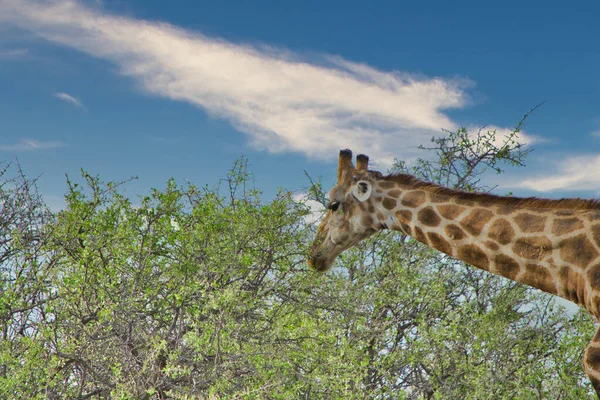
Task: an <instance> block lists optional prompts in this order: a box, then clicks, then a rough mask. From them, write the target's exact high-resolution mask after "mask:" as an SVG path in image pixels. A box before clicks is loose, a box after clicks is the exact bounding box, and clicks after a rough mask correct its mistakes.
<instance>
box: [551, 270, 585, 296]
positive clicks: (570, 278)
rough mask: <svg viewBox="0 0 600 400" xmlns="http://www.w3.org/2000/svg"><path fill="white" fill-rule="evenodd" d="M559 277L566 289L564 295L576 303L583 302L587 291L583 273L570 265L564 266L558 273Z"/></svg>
mask: <svg viewBox="0 0 600 400" xmlns="http://www.w3.org/2000/svg"><path fill="white" fill-rule="evenodd" d="M558 278H559V280H560V283H561V286H562V288H563V291H564V297H565V298H566V299H567V300H571V301H572V302H574V303H577V304H583V302H584V301H585V297H586V294H587V293H586V289H585V283H586V282H585V280H584V279H583V277H582V276H581V274H579V273H577V272H575V271H573V270H572V269H571V268H569V267H563V268H561V270H560V272H559V273H558Z"/></svg>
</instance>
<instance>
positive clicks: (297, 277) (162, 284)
mask: <svg viewBox="0 0 600 400" xmlns="http://www.w3.org/2000/svg"><path fill="white" fill-rule="evenodd" d="M462 132H463V131H459V132H457V133H454V134H451V135H448V136H447V137H446V138H445V139H444V140H438V141H434V143H435V144H436V145H437V146H438V148H437V149H436V150H435V152H436V153H437V154H438V155H439V154H445V156H444V157H446V159H447V160H450V161H447V162H450V163H451V164H455V165H457V166H458V165H459V164H460V165H470V166H472V168H470V169H463V168H446V169H443V168H442V167H441V166H440V165H441V164H443V163H444V162H446V161H443V160H442V161H440V163H441V164H435V163H433V162H431V161H429V162H426V161H423V160H421V161H419V162H417V163H416V164H415V167H414V168H413V169H412V170H411V172H413V173H416V174H418V175H420V176H426V177H428V178H430V179H435V180H437V181H439V182H444V183H450V184H451V185H453V186H455V187H461V188H466V189H472V188H476V187H478V179H479V177H480V176H481V175H478V174H479V172H480V171H481V168H482V167H485V166H490V165H499V164H500V163H501V162H502V161H503V160H508V161H511V160H512V161H517V162H519V163H520V162H522V161H523V160H522V158H521V157H522V156H524V153H522V155H521V156H519V149H520V147H515V146H517V145H518V144H517V142H516V137H514V138H513V139H514V140H515V141H514V143H513V142H509V143H507V144H506V145H505V146H504V147H503V146H500V147H495V148H491V147H490V148H488V149H487V150H486V149H485V148H484V147H482V148H481V149H480V150H473V149H469V147H472V146H474V143H478V144H477V146H485V142H486V140H487V139H485V138H486V136H481V137H480V138H479V139H478V138H477V137H475V138H471V139H469V140H471V141H465V140H464V136H463V133H462ZM482 138H483V139H482ZM511 143H512V144H511ZM461 146H462V147H461ZM465 146H466V147H467V148H465ZM519 146H520V145H519ZM471 150H473V151H471ZM477 154H478V155H479V156H474V155H477ZM482 154H485V157H480V156H481V155H482ZM477 157H479V159H478V158H477ZM398 167H399V168H406V166H405V165H404V164H401V163H400V164H399V165H398ZM7 171H9V170H8V169H7V170H5V173H4V174H3V175H2V176H1V177H2V178H3V182H4V183H3V185H2V186H0V195H1V196H2V197H1V203H0V204H1V205H2V210H1V213H0V222H1V223H2V225H1V226H2V232H0V233H1V235H0V240H1V242H0V251H1V253H0V257H2V258H0V267H1V268H2V281H1V285H2V286H1V289H2V292H1V293H0V322H1V323H2V329H3V330H2V333H3V336H2V341H1V342H0V397H1V398H40V399H42V398H44V399H45V398H50V399H58V398H72V399H85V398H115V399H166V398H176V399H177V398H179V399H192V398H209V399H210V398H225V399H227V398H230V399H255V398H268V399H289V398H300V399H331V398H343V399H364V398H377V399H385V398H393V399H397V398H400V399H403V398H404V399H456V398H460V399H463V398H464V399H492V398H493V399H498V398H506V399H530V398H540V399H542V398H544V399H545V398H554V399H581V398H585V397H586V396H589V394H590V393H591V391H590V386H589V383H588V381H587V378H586V377H585V375H584V374H583V371H582V368H581V365H580V359H581V354H582V351H583V349H584V346H585V343H586V342H587V341H588V340H589V338H590V336H591V329H592V328H593V326H592V323H591V321H590V318H588V317H587V315H585V314H580V313H577V314H575V315H571V314H568V313H566V312H565V311H564V309H562V308H561V307H560V306H558V305H557V304H556V303H555V302H554V300H553V299H552V298H551V297H550V296H548V295H545V294H542V293H539V292H535V291H533V290H530V289H527V288H525V287H523V286H521V285H518V284H515V283H512V282H508V281H506V280H503V279H501V278H498V277H495V276H492V275H490V274H487V273H485V272H481V271H478V270H475V269H473V268H471V267H465V266H464V265H462V264H460V263H457V262H456V261H454V260H452V259H449V258H448V257H446V256H443V255H441V254H439V253H437V252H435V251H433V250H431V249H429V248H426V247H424V246H422V245H420V244H419V243H417V242H416V241H414V240H412V239H410V238H408V237H405V236H402V235H398V234H393V233H383V234H380V235H377V236H375V237H373V238H371V239H370V240H368V241H365V242H363V243H361V244H360V245H359V246H357V247H356V248H355V249H353V250H351V251H348V252H346V253H344V254H343V255H342V256H341V257H340V261H339V263H338V266H337V267H336V268H334V269H333V270H332V271H330V272H328V273H327V274H323V275H319V274H315V273H313V272H311V271H309V270H308V268H307V267H306V265H305V255H306V254H307V250H308V244H309V242H310V240H311V239H312V237H313V234H314V227H313V226H311V225H310V224H308V223H306V222H305V219H304V217H305V216H306V215H307V214H308V212H309V210H308V209H307V207H306V206H304V205H303V204H301V203H297V202H295V201H294V200H293V196H292V194H291V193H290V192H287V191H284V190H281V191H280V192H279V194H278V195H277V196H275V198H273V199H272V200H268V201H265V200H264V199H262V195H261V193H260V192H259V191H258V190H256V189H254V188H252V187H251V183H250V182H251V178H250V175H249V172H248V170H247V167H246V163H245V161H244V160H239V161H237V162H236V163H235V164H234V166H233V168H232V170H231V171H229V173H228V174H227V177H226V178H225V179H224V180H223V181H222V182H221V184H220V185H218V186H216V187H208V186H204V187H196V186H193V185H185V186H179V185H178V184H177V183H176V182H175V181H173V180H171V181H168V182H167V184H166V186H165V188H163V189H160V190H159V189H154V190H152V191H151V193H149V194H148V195H146V196H142V197H140V198H138V199H135V201H134V200H132V199H129V198H127V197H125V196H124V195H123V194H122V192H121V186H120V185H118V184H113V183H103V182H102V181H101V180H100V179H99V178H98V177H95V176H92V175H90V174H88V173H85V172H83V173H82V178H81V179H80V180H78V181H77V182H74V181H71V180H69V181H68V185H69V187H68V191H67V193H66V195H65V199H66V203H67V207H66V208H65V209H64V210H62V211H61V212H59V213H57V214H52V213H50V212H49V211H48V210H47V209H46V208H45V206H44V205H43V202H42V200H41V198H40V197H39V195H38V194H37V191H36V189H35V185H33V184H32V182H30V181H28V180H27V179H26V178H25V177H24V176H22V174H18V173H17V175H16V177H15V178H9V177H8V172H7ZM457 171H461V172H460V173H457ZM315 194H320V195H321V196H322V190H320V189H319V188H317V190H315Z"/></svg>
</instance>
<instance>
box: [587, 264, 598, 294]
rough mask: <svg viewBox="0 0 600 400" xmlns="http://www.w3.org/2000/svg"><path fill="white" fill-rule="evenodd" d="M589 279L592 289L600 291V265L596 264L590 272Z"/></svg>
mask: <svg viewBox="0 0 600 400" xmlns="http://www.w3.org/2000/svg"><path fill="white" fill-rule="evenodd" d="M588 279H589V281H590V284H591V285H592V289H594V290H600V264H596V265H594V266H593V267H591V268H590V269H589V271H588Z"/></svg>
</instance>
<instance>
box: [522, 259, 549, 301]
mask: <svg viewBox="0 0 600 400" xmlns="http://www.w3.org/2000/svg"><path fill="white" fill-rule="evenodd" d="M523 283H525V284H527V285H529V286H532V287H535V288H538V289H541V290H543V291H544V292H547V293H551V294H556V293H557V290H556V285H555V284H554V279H552V274H550V272H549V271H548V269H546V268H545V267H542V266H541V265H538V264H527V266H526V267H525V276H524V277H523Z"/></svg>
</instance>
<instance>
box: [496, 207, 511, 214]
mask: <svg viewBox="0 0 600 400" xmlns="http://www.w3.org/2000/svg"><path fill="white" fill-rule="evenodd" d="M514 211H515V208H514V207H510V206H500V207H498V208H497V209H496V214H498V215H509V214H512V213H513V212H514Z"/></svg>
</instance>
